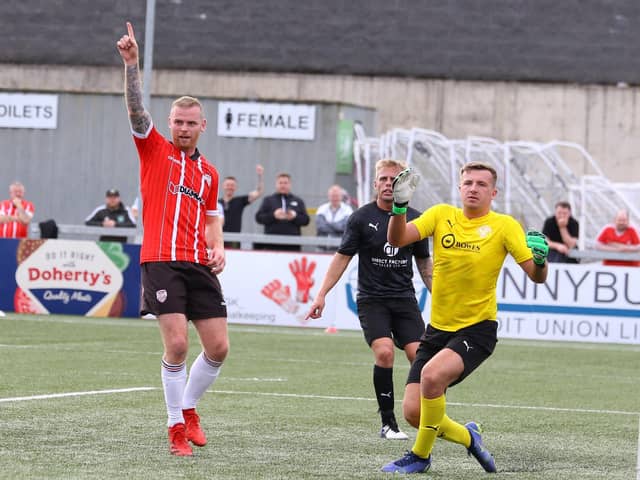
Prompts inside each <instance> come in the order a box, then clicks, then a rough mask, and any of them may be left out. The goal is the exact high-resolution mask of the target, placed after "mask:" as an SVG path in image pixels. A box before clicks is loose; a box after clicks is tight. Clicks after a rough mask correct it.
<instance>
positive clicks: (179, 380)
mask: <svg viewBox="0 0 640 480" xmlns="http://www.w3.org/2000/svg"><path fill="white" fill-rule="evenodd" d="M117 48H118V52H119V53H120V56H121V57H122V61H123V62H124V71H125V99H126V104H127V109H128V111H129V121H130V122H131V129H132V133H133V137H134V141H135V144H136V147H137V149H138V156H139V157H140V191H141V194H142V203H143V205H144V209H143V211H142V222H143V225H144V236H143V238H142V247H141V249H140V263H141V270H142V288H143V295H144V298H143V304H144V305H145V309H146V310H147V311H148V313H152V314H153V315H155V316H157V318H158V325H159V327H160V335H161V337H162V343H163V345H164V355H163V357H162V362H161V368H160V371H161V378H162V387H163V389H164V397H165V403H166V407H167V417H168V420H167V425H168V427H169V428H168V429H169V450H170V452H171V453H172V454H173V455H179V456H191V455H192V454H193V452H192V449H191V445H190V444H189V442H191V443H193V444H194V445H197V446H204V445H205V444H206V443H207V438H206V436H205V434H204V432H203V431H202V428H201V427H200V417H199V416H198V414H197V413H196V409H195V407H196V403H197V402H198V400H199V399H200V397H202V395H203V394H204V393H205V392H206V391H207V389H208V388H209V387H210V386H211V384H212V383H213V382H214V381H215V380H216V378H217V377H218V374H219V373H220V368H221V366H222V362H223V361H224V359H225V358H226V356H227V352H228V350H229V340H228V334H227V310H226V306H225V302H224V297H223V295H222V289H221V287H220V282H219V281H218V278H217V275H218V274H220V273H221V272H222V269H223V268H224V266H225V256H224V246H223V240H222V221H221V219H220V216H219V212H218V172H217V170H216V169H215V168H214V167H213V166H212V165H211V164H209V163H208V162H207V160H206V159H205V158H204V157H203V156H202V155H200V152H199V151H198V149H197V147H196V145H197V142H198V138H199V137H200V134H201V133H202V132H204V130H205V127H206V123H207V121H206V119H205V118H204V114H203V111H202V105H201V104H200V102H199V101H198V100H197V99H195V98H193V97H181V98H179V99H177V100H176V101H174V102H173V105H172V106H171V112H170V114H169V130H170V132H171V137H172V141H169V140H167V139H165V138H164V137H163V136H162V135H160V133H159V132H158V131H157V130H156V128H155V126H154V125H153V122H152V121H151V115H150V114H149V112H148V111H147V110H146V109H145V108H144V105H143V104H142V87H141V82H140V69H139V67H138V44H137V42H136V39H135V36H134V33H133V27H132V26H131V24H130V23H127V34H126V35H123V36H122V37H121V38H120V40H118V42H117ZM187 315H188V317H187ZM188 320H191V321H193V325H194V326H195V329H196V330H197V332H198V336H199V337H200V343H201V344H202V352H201V353H200V354H199V355H198V356H197V357H196V359H195V361H194V362H193V364H192V365H191V370H190V372H189V375H188V378H187V366H186V357H187V350H188V344H189V335H188V333H189V331H188Z"/></svg>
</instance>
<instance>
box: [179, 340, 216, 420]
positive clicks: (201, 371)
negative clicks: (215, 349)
mask: <svg viewBox="0 0 640 480" xmlns="http://www.w3.org/2000/svg"><path fill="white" fill-rule="evenodd" d="M220 368H222V362H216V361H215V360H211V359H210V358H208V357H207V356H206V355H205V354H204V352H201V353H200V355H198V357H197V358H196V359H195V360H194V362H193V365H191V370H190V372H189V380H188V381H187V386H186V387H185V389H184V396H183V397H182V408H184V409H187V408H196V404H197V403H198V400H200V397H202V395H204V392H206V391H207V388H209V387H210V386H211V385H213V382H215V381H216V378H218V375H219V374H220Z"/></svg>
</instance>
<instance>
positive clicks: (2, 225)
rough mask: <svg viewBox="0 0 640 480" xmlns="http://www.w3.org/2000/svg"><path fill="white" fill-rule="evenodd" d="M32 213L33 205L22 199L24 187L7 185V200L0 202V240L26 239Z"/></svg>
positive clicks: (17, 183) (33, 210) (15, 184)
mask: <svg viewBox="0 0 640 480" xmlns="http://www.w3.org/2000/svg"><path fill="white" fill-rule="evenodd" d="M34 212H35V208H34V207H33V203H31V202H28V201H26V200H25V199H24V185H22V183H20V182H17V181H16V182H13V183H12V184H11V185H9V199H8V200H4V201H2V202H0V238H27V236H28V234H29V230H28V228H29V223H30V222H31V219H32V218H33V213H34Z"/></svg>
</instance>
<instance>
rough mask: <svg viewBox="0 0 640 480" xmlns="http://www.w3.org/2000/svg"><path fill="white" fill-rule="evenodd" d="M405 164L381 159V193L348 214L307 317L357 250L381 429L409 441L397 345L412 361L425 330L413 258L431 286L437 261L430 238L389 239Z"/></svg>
mask: <svg viewBox="0 0 640 480" xmlns="http://www.w3.org/2000/svg"><path fill="white" fill-rule="evenodd" d="M405 168H406V164H405V163H404V162H399V161H396V160H379V161H378V162H377V163H376V168H375V170H376V178H375V181H374V183H373V187H374V189H375V191H376V194H377V197H376V200H375V201H374V202H371V203H368V204H366V205H363V206H362V207H361V208H359V209H358V210H356V211H355V212H354V213H352V214H351V216H350V217H349V221H348V223H347V229H346V231H345V233H344V235H343V236H342V242H341V244H340V248H339V249H338V251H337V253H336V254H335V256H334V257H333V260H332V261H331V264H330V265H329V269H328V270H327V273H326V275H325V277H324V279H323V281H322V285H321V286H320V290H319V291H318V294H317V295H316V298H315V300H314V302H313V304H312V305H311V308H310V309H309V313H307V318H319V317H321V316H322V310H323V309H324V306H325V296H326V295H327V293H328V292H329V290H331V289H332V288H333V286H334V285H335V284H336V283H337V282H338V280H339V279H340V277H341V276H342V274H343V273H344V271H345V270H346V268H347V265H348V264H349V262H350V261H351V258H352V257H353V256H354V255H356V254H358V295H357V305H358V318H359V319H360V325H361V327H362V331H363V333H364V338H365V340H366V342H367V344H369V347H371V350H372V351H373V355H374V359H375V363H374V367H373V386H374V389H375V392H376V399H377V401H378V407H379V412H380V416H381V418H382V429H381V430H380V436H381V437H382V438H386V439H391V440H406V439H407V438H408V437H407V435H406V434H405V433H404V432H402V431H401V430H400V429H399V427H398V424H397V422H396V417H395V414H394V410H393V409H394V395H393V362H394V354H395V350H394V344H395V345H396V346H398V347H399V348H401V349H403V350H404V352H405V355H406V357H407V360H409V363H411V362H413V359H414V358H415V355H416V350H417V348H418V345H419V342H420V336H421V335H422V334H423V333H424V331H425V324H424V320H423V319H422V315H421V312H420V308H419V307H418V302H417V300H416V294H415V289H414V287H413V264H412V262H411V258H412V257H414V258H415V261H416V265H417V267H418V271H419V272H420V275H421V277H422V280H423V282H424V284H425V285H426V286H427V288H428V289H429V290H431V274H432V270H433V263H432V261H431V258H430V257H429V241H428V239H424V240H421V241H419V242H416V243H413V244H411V245H407V246H406V247H403V248H396V247H393V246H392V245H390V244H389V243H388V242H387V225H388V223H389V216H390V215H391V207H392V205H393V190H392V186H391V184H392V182H393V180H394V178H395V177H396V176H397V175H398V174H399V173H400V172H401V171H402V170H404V169H405ZM419 215H420V212H418V211H417V210H415V209H413V208H410V207H409V208H408V211H407V218H409V219H413V218H417V217H418V216H419Z"/></svg>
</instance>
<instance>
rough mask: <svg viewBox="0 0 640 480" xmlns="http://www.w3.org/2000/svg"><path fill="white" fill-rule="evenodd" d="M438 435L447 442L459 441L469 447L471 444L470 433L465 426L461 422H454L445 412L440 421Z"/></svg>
mask: <svg viewBox="0 0 640 480" xmlns="http://www.w3.org/2000/svg"><path fill="white" fill-rule="evenodd" d="M438 436H439V437H440V438H443V439H444V440H448V441H449V442H454V443H459V444H460V445H464V446H465V447H467V448H469V447H470V446H471V435H470V434H469V430H467V427H465V426H464V425H462V424H461V423H458V422H454V421H453V420H451V419H450V418H449V417H448V416H447V415H446V414H445V415H444V417H443V418H442V421H441V422H440V429H439V433H438Z"/></svg>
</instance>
